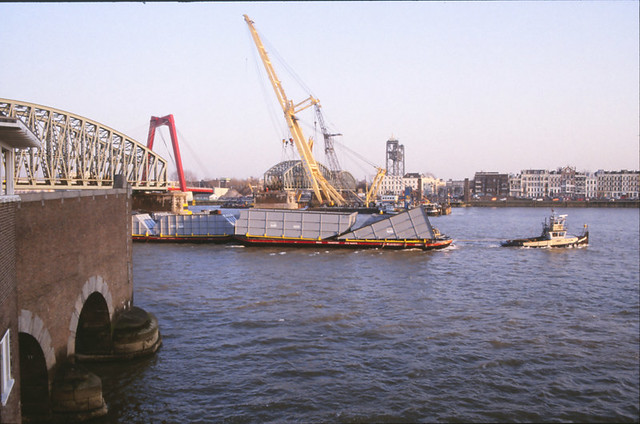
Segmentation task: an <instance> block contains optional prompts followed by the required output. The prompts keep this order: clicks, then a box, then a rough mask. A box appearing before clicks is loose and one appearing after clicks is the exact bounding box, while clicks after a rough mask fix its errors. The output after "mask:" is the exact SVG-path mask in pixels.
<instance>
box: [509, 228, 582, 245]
mask: <svg viewBox="0 0 640 424" xmlns="http://www.w3.org/2000/svg"><path fill="white" fill-rule="evenodd" d="M501 244H502V246H503V247H542V248H545V247H547V248H548V247H576V246H586V245H588V244H589V233H588V232H587V233H585V234H583V235H581V236H579V237H567V238H565V239H551V240H548V239H545V238H543V237H532V238H526V239H516V240H507V241H504V242H502V243H501Z"/></svg>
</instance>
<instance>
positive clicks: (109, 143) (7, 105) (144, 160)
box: [0, 98, 169, 190]
mask: <svg viewBox="0 0 640 424" xmlns="http://www.w3.org/2000/svg"><path fill="white" fill-rule="evenodd" d="M0 116H4V117H8V118H18V119H20V120H21V121H22V122H23V123H24V124H25V125H26V126H27V128H29V129H30V130H31V131H32V132H33V133H34V134H35V135H36V137H38V139H39V140H40V143H41V144H42V147H41V148H39V149H35V148H33V149H26V150H16V152H15V172H14V181H15V188H16V189H22V190H28V189H38V190H47V189H58V190H60V189H96V188H101V187H112V186H113V182H114V177H115V176H117V175H122V176H124V178H125V179H126V180H127V181H128V183H129V184H130V185H131V187H132V189H134V190H167V189H168V187H169V182H168V181H167V161H166V160H165V159H163V158H162V157H160V156H158V155H157V154H156V153H154V152H153V151H152V150H150V149H148V148H147V147H146V146H145V145H143V144H140V143H139V142H137V141H135V140H133V139H131V138H130V137H127V136H126V135H124V134H122V133H120V132H118V131H116V130H113V129H111V128H109V127H106V126H104V125H102V124H100V123H98V122H96V121H92V120H90V119H87V118H83V117H81V116H78V115H73V114H71V113H69V112H64V111H62V110H58V109H53V108H50V107H47V106H41V105H37V104H33V103H26V102H21V101H16V100H9V99H3V98H0Z"/></svg>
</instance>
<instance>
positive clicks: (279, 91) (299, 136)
mask: <svg viewBox="0 0 640 424" xmlns="http://www.w3.org/2000/svg"><path fill="white" fill-rule="evenodd" d="M244 20H245V22H246V23H247V25H248V26H249V30H250V31H251V36H252V37H253V41H254V43H255V44H256V47H257V48H258V53H259V54H260V58H261V59H262V63H263V65H264V68H265V69H266V71H267V75H268V76H269V81H271V85H272V86H273V90H274V91H275V92H276V97H277V98H278V102H279V103H280V106H281V107H282V111H283V112H284V118H285V120H286V121H287V125H288V126H289V131H290V132H291V136H292V138H293V142H294V144H295V146H296V149H297V150H298V154H299V155H300V159H301V161H302V165H303V167H304V169H305V172H306V173H307V176H308V178H309V181H310V182H311V188H312V189H313V193H314V194H315V196H316V199H317V200H318V202H319V203H320V204H327V203H328V204H330V205H336V206H342V205H344V204H345V203H346V201H345V200H344V198H343V197H342V195H341V194H340V193H339V192H338V190H336V189H335V187H333V186H332V185H331V184H330V183H329V181H327V179H326V178H325V177H324V175H322V172H321V171H320V167H319V166H318V162H316V160H315V158H314V157H313V153H312V151H311V147H312V145H313V140H311V139H309V141H307V140H306V139H305V137H304V134H303V133H302V128H300V125H299V124H298V118H297V117H296V113H298V112H300V111H303V110H305V109H307V108H308V107H311V106H314V105H316V104H318V103H319V101H318V100H317V99H315V98H314V97H313V96H309V98H308V99H306V100H303V101H301V102H300V103H298V104H294V103H293V101H291V100H289V99H288V98H287V95H286V94H285V92H284V89H283V88H282V84H281V83H280V80H279V79H278V77H277V75H276V72H275V70H274V69H273V66H272V65H271V60H269V56H268V55H267V51H266V50H265V48H264V45H263V44H262V41H261V40H260V36H259V35H258V32H257V31H256V29H255V27H254V26H253V21H252V20H251V19H249V17H248V16H247V15H244Z"/></svg>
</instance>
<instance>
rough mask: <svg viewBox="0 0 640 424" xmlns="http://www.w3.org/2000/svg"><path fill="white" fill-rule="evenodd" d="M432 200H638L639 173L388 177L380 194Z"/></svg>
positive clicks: (561, 170) (538, 171) (566, 171)
mask: <svg viewBox="0 0 640 424" xmlns="http://www.w3.org/2000/svg"><path fill="white" fill-rule="evenodd" d="M407 187H411V189H412V190H413V192H415V193H419V194H420V195H421V196H426V197H428V198H434V197H440V198H444V197H453V198H460V199H462V198H464V197H465V193H468V195H469V196H472V197H475V198H493V197H496V198H506V197H510V198H526V199H544V198H562V199H575V200H577V199H638V198H640V172H639V171H629V170H620V171H605V170H598V171H596V172H590V171H584V172H580V171H576V169H575V168H573V167H570V166H566V167H562V168H558V169H555V170H546V169H525V170H522V171H520V173H517V174H507V173H500V172H484V171H480V172H476V173H475V175H474V177H473V178H472V179H465V180H448V181H444V180H442V179H440V178H436V177H435V176H433V175H431V174H426V173H424V174H420V173H407V174H405V175H403V176H400V175H387V176H385V178H384V179H383V181H382V184H381V187H380V191H379V194H381V195H397V196H401V195H403V194H404V193H405V189H406V188H407Z"/></svg>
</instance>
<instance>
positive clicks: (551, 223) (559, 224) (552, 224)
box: [501, 210, 589, 247]
mask: <svg viewBox="0 0 640 424" xmlns="http://www.w3.org/2000/svg"><path fill="white" fill-rule="evenodd" d="M566 220H567V215H555V214H554V212H553V210H552V211H551V216H550V217H549V220H548V221H547V220H546V219H545V220H544V222H543V223H542V234H541V235H540V236H539V237H531V238H524V239H514V240H507V241H503V242H502V243H501V245H502V246H503V247H512V246H516V247H574V246H586V245H588V244H589V231H588V230H587V225H586V224H585V226H584V231H583V233H582V234H581V235H579V236H567V227H566V225H565V224H566Z"/></svg>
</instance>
